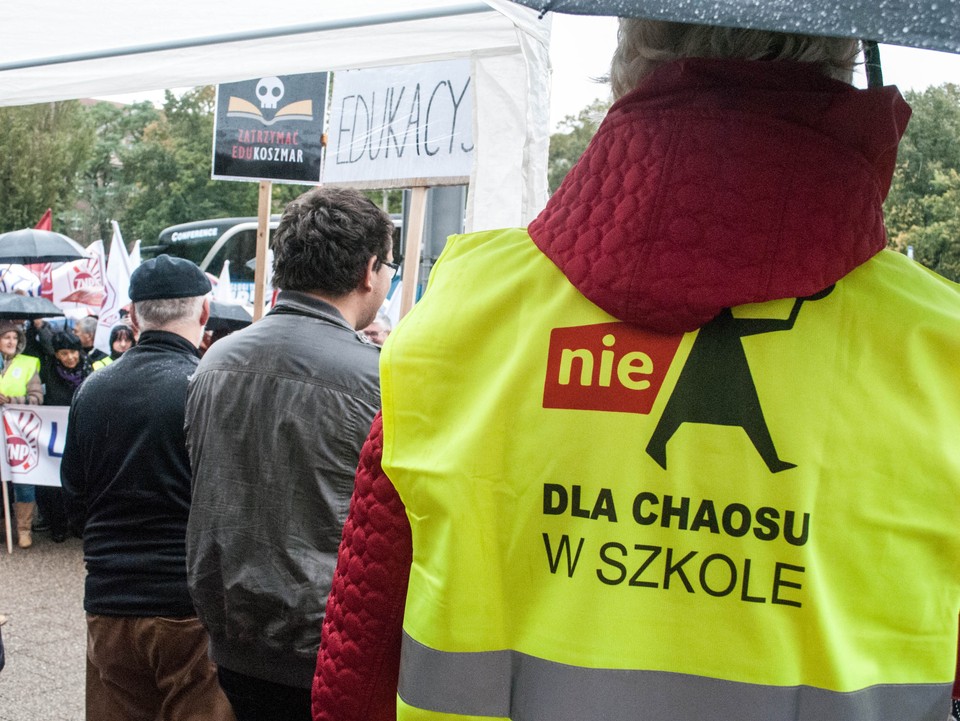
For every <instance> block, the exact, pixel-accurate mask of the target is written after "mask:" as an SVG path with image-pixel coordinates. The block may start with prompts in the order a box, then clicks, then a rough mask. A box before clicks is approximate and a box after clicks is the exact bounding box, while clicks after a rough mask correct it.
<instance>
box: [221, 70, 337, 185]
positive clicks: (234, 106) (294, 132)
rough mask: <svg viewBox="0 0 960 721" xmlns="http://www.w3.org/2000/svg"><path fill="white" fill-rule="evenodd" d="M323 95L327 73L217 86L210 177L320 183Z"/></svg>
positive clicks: (324, 97) (284, 76) (325, 91)
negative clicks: (211, 172) (211, 171)
mask: <svg viewBox="0 0 960 721" xmlns="http://www.w3.org/2000/svg"><path fill="white" fill-rule="evenodd" d="M326 100H327V73H305V74H301V75H281V76H278V77H266V78H259V79H255V80H244V81H241V82H238V83H222V84H220V85H218V86H217V111H216V121H215V122H216V125H215V127H214V132H213V174H212V177H213V178H214V179H218V180H269V181H279V182H288V183H317V182H319V180H320V162H321V157H322V150H323V121H324V115H325V114H326Z"/></svg>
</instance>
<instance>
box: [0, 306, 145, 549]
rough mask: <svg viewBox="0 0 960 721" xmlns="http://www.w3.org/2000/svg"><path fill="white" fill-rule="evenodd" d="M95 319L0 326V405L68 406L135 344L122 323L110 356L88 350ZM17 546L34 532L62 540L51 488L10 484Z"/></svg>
mask: <svg viewBox="0 0 960 721" xmlns="http://www.w3.org/2000/svg"><path fill="white" fill-rule="evenodd" d="M96 327H97V319H96V317H87V318H83V319H81V320H79V321H77V323H76V324H75V325H74V327H72V328H71V327H70V326H69V324H67V323H64V324H63V325H62V326H60V327H58V328H54V327H53V326H52V325H51V324H50V323H48V322H47V321H45V320H33V321H26V320H2V321H0V354H2V368H0V404H2V405H6V404H9V403H15V404H16V403H19V404H27V405H47V406H69V405H70V403H71V401H72V400H73V396H74V393H76V390H77V388H79V387H80V385H81V384H82V383H83V382H84V380H85V379H86V378H87V377H88V376H89V375H90V374H91V373H92V372H93V371H94V370H96V369H97V368H98V367H101V366H100V365H98V363H102V362H103V361H102V359H104V358H108V359H109V358H111V357H116V358H119V357H120V355H122V354H123V352H124V351H125V350H126V349H128V348H129V347H130V346H131V345H132V344H134V343H135V342H136V341H135V339H134V335H133V330H132V328H130V326H129V325H127V324H125V323H122V324H118V325H117V326H115V327H114V328H113V329H112V331H111V334H110V348H111V355H107V354H106V353H103V352H102V351H100V350H97V349H96V348H94V347H93V341H94V335H95V334H96ZM12 498H13V500H14V517H15V519H16V523H15V526H16V534H17V545H18V546H19V547H20V548H30V547H31V546H32V545H33V530H34V528H35V527H38V528H42V529H44V530H47V531H49V532H50V536H51V538H52V539H53V541H54V542H56V543H61V542H63V541H64V540H65V539H66V538H67V534H68V529H67V524H66V516H65V513H64V509H63V500H62V494H61V490H60V488H59V487H56V486H34V485H30V484H20V483H17V484H13V493H12Z"/></svg>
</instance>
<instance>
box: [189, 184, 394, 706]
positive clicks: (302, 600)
mask: <svg viewBox="0 0 960 721" xmlns="http://www.w3.org/2000/svg"><path fill="white" fill-rule="evenodd" d="M392 232H393V223H392V222H391V220H390V217H389V216H388V215H387V214H386V213H384V212H383V211H381V210H380V209H379V208H377V207H376V206H375V205H374V204H373V203H372V202H370V201H369V200H367V199H366V198H365V197H364V196H363V195H361V194H360V193H358V192H356V191H352V190H344V189H338V188H329V187H328V188H317V189H314V190H312V191H310V192H308V193H305V194H304V195H302V196H300V197H299V198H298V199H296V200H295V201H293V202H292V203H290V204H289V205H288V206H287V208H286V210H285V211H284V214H283V217H282V218H281V221H280V225H279V227H278V228H277V230H276V232H275V234H274V239H273V247H274V285H275V286H276V287H278V288H280V289H281V293H280V294H279V297H278V300H277V304H276V306H275V307H274V308H273V310H271V311H270V312H269V313H268V314H267V315H266V316H265V317H264V318H263V319H262V320H260V321H258V322H257V323H254V324H253V325H251V326H250V327H248V328H245V329H244V330H242V331H240V332H238V333H234V334H233V335H231V336H229V337H227V338H224V339H222V340H219V341H217V343H215V344H214V345H213V346H211V347H210V349H209V350H208V351H207V353H206V355H205V356H204V357H203V360H202V361H201V363H200V366H199V368H198V369H197V372H196V375H195V376H194V377H193V380H192V381H191V384H190V390H189V395H188V399H187V414H186V435H187V450H188V452H189V455H190V464H191V468H192V471H193V505H192V508H191V512H190V520H189V524H188V529H187V569H188V583H189V588H190V593H191V595H192V597H193V600H194V604H195V606H196V609H197V612H198V615H199V617H200V620H201V622H202V623H203V624H204V626H205V627H206V628H207V631H208V632H209V634H210V644H211V649H210V652H211V655H212V657H213V660H214V661H215V662H216V664H217V669H218V675H219V679H220V684H221V686H222V687H223V689H224V691H225V692H226V694H227V697H228V698H229V699H230V702H231V704H232V705H233V707H234V711H235V713H236V716H237V719H238V721H248V720H249V721H254V720H259V719H270V720H271V721H273V720H280V719H303V720H304V721H306V720H308V719H309V718H310V685H311V682H312V679H313V672H314V668H315V665H316V658H317V649H318V647H319V644H320V626H321V624H322V621H323V615H324V609H325V607H326V602H327V594H328V593H329V590H330V585H331V581H332V577H333V571H334V568H335V566H336V562H337V548H338V546H339V543H340V537H341V533H342V529H343V523H344V520H345V518H346V515H347V510H348V507H349V503H350V496H351V493H352V491H353V479H354V473H355V470H356V466H357V460H358V457H359V453H360V447H361V445H362V443H363V441H364V439H365V438H366V435H367V433H368V431H369V430H370V424H371V421H372V420H373V417H374V415H375V413H376V412H377V410H378V409H379V407H380V389H379V373H378V364H379V349H378V348H377V347H376V346H374V345H372V344H371V343H369V342H368V341H366V339H364V338H363V337H362V334H359V333H358V332H357V329H361V328H364V327H366V326H367V325H368V324H369V323H370V322H371V321H372V320H373V319H374V318H375V317H376V313H377V310H378V308H379V307H380V305H381V304H382V302H383V299H384V297H385V295H386V293H387V290H388V289H389V287H390V282H391V280H392V278H393V275H394V272H395V270H396V267H397V266H396V265H395V264H394V263H393V262H392V261H393V258H392Z"/></svg>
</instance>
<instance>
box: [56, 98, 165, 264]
mask: <svg viewBox="0 0 960 721" xmlns="http://www.w3.org/2000/svg"><path fill="white" fill-rule="evenodd" d="M86 112H87V118H88V121H89V122H90V123H91V124H92V126H93V127H94V129H95V133H96V140H95V142H94V145H93V150H92V153H91V156H90V159H89V161H88V162H87V164H86V167H85V168H84V169H83V172H82V173H81V176H80V201H79V202H78V203H77V205H76V206H75V208H74V213H73V220H72V222H71V226H72V228H73V235H72V237H73V238H74V239H75V240H77V241H80V242H81V243H83V244H84V245H89V244H90V243H91V242H93V241H94V240H97V239H99V238H109V237H110V236H111V235H112V233H113V231H112V229H111V227H110V221H111V220H118V221H120V224H121V227H123V226H124V225H125V220H126V208H127V203H128V202H129V200H130V197H131V196H132V194H133V193H134V192H135V187H134V186H133V185H131V184H129V183H128V182H126V180H125V177H124V166H125V164H126V163H127V162H128V156H130V154H131V152H132V149H133V148H135V147H136V146H137V145H138V144H139V143H140V142H141V141H142V140H143V136H144V132H145V131H146V129H147V128H148V127H149V126H150V125H152V124H154V123H157V122H158V121H159V120H160V117H161V114H160V111H159V110H158V109H157V108H155V107H154V106H153V104H152V103H150V102H141V103H135V104H133V105H120V104H117V103H108V102H99V103H96V104H94V105H92V106H90V107H88V108H87V110H86Z"/></svg>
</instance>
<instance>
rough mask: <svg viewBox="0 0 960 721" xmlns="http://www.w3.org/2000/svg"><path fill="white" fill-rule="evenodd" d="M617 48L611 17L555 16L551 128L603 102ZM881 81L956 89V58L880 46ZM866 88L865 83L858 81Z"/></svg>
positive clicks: (959, 69)
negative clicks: (951, 85)
mask: <svg viewBox="0 0 960 721" xmlns="http://www.w3.org/2000/svg"><path fill="white" fill-rule="evenodd" d="M616 44H617V21H616V19H614V18H597V17H575V16H572V15H562V14H559V13H557V14H554V16H553V31H552V40H551V48H550V60H551V63H552V64H553V87H552V102H551V108H550V124H551V130H552V129H554V128H555V127H556V124H557V123H558V122H559V121H561V120H562V119H563V118H565V117H566V116H567V115H576V114H577V113H578V112H580V110H582V109H583V108H584V107H586V106H587V105H588V104H589V103H590V102H591V101H593V100H595V99H597V98H601V99H604V100H606V99H607V98H608V96H609V93H610V90H609V88H608V87H607V86H606V85H600V84H597V83H594V82H591V79H592V78H597V77H600V76H603V75H605V74H606V73H607V72H608V71H609V67H610V57H611V56H612V55H613V49H614V47H615V46H616ZM880 63H881V67H882V68H883V81H884V83H885V84H888V85H897V86H899V87H900V90H901V91H902V92H906V91H907V90H922V89H924V88H926V87H928V86H930V85H940V84H941V83H947V82H949V83H956V84H958V85H960V55H953V54H951V53H936V52H932V51H929V50H913V49H911V48H900V47H893V46H889V45H882V46H881V47H880ZM858 85H861V86H865V85H866V81H865V80H862V81H860V82H858Z"/></svg>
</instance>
